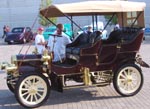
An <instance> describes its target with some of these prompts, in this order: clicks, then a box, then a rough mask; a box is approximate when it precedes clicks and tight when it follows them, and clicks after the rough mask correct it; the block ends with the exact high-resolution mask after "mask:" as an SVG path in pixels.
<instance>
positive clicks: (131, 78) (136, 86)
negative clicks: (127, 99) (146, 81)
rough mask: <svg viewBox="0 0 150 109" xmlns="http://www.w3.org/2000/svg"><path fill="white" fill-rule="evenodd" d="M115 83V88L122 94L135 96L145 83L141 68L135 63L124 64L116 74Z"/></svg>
mask: <svg viewBox="0 0 150 109" xmlns="http://www.w3.org/2000/svg"><path fill="white" fill-rule="evenodd" d="M113 85H114V88H115V90H116V91H117V92H118V93H119V94H120V95H122V96H133V95H135V94H137V93H138V92H139V91H140V90H141V88H142V85H143V75H142V71H141V69H140V68H139V66H137V65H135V64H127V65H124V66H122V67H121V68H120V69H119V70H118V71H117V72H116V74H114V79H113Z"/></svg>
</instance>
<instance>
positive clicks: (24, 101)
mask: <svg viewBox="0 0 150 109" xmlns="http://www.w3.org/2000/svg"><path fill="white" fill-rule="evenodd" d="M49 93H50V85H49V81H48V79H47V78H46V77H45V76H44V75H42V74H40V73H26V74H23V75H22V76H21V77H20V78H19V80H18V82H17V84H16V88H15V97H16V99H17V101H18V102H19V103H20V104H21V105H22V106H24V107H27V108H35V107H39V106H41V105H42V104H43V103H44V102H45V101H46V100H47V99H48V97H49Z"/></svg>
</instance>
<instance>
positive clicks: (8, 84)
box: [7, 79, 15, 93]
mask: <svg viewBox="0 0 150 109" xmlns="http://www.w3.org/2000/svg"><path fill="white" fill-rule="evenodd" d="M7 87H8V88H9V90H10V91H11V92H12V93H14V91H15V85H12V84H10V83H9V79H7Z"/></svg>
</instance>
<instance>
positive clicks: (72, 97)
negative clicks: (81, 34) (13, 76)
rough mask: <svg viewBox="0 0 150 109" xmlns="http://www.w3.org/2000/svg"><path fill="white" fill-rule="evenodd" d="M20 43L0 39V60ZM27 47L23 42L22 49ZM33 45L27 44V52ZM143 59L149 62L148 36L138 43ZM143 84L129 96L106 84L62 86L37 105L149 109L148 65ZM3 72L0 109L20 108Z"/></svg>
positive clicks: (71, 108)
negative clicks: (9, 42)
mask: <svg viewBox="0 0 150 109" xmlns="http://www.w3.org/2000/svg"><path fill="white" fill-rule="evenodd" d="M21 47H22V45H17V44H16V45H7V44H5V43H3V41H2V40H1V39H0V62H2V61H8V62H10V56H11V55H15V54H17V53H18V52H19V51H20V49H21ZM27 48H28V46H27V45H25V46H24V49H23V51H24V52H25V51H26V49H27ZM32 50H33V46H32V47H31V50H29V52H31V51H32ZM140 52H141V55H142V57H143V60H145V61H146V62H147V63H148V64H150V40H146V41H144V42H143V44H142V46H141V50H140ZM142 70H143V74H144V79H145V80H144V85H143V88H142V90H141V91H140V92H139V93H138V94H137V95H135V96H133V97H121V96H120V95H119V94H117V92H116V91H115V90H114V88H113V85H110V86H106V87H89V88H78V89H70V90H65V91H64V93H58V92H54V91H52V92H51V95H50V97H49V100H48V101H47V102H46V104H44V105H43V106H41V107H39V108H38V109H149V107H150V69H147V68H142ZM5 76H6V74H5V73H4V72H2V71H0V109H21V108H23V107H22V106H20V105H19V104H18V102H17V101H16V99H15V97H14V94H13V93H11V92H10V91H9V90H8V88H7V86H6V80H5V79H4V77H5Z"/></svg>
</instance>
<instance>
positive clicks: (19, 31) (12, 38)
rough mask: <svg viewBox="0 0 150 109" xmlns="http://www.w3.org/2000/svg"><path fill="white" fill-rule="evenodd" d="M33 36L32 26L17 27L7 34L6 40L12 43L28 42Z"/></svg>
mask: <svg viewBox="0 0 150 109" xmlns="http://www.w3.org/2000/svg"><path fill="white" fill-rule="evenodd" d="M32 38H33V33H32V31H31V28H30V27H15V28H13V29H12V31H11V32H10V33H8V34H7V36H6V38H5V42H7V43H8V44H12V43H26V42H29V41H30V40H31V39H32Z"/></svg>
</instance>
